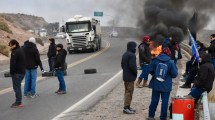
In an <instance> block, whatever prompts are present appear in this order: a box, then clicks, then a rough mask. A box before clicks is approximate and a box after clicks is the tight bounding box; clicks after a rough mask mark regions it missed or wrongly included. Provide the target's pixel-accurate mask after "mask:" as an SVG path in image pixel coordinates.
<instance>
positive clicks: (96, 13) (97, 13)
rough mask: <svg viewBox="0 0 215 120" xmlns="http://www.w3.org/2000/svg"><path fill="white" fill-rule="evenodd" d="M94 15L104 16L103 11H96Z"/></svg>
mask: <svg viewBox="0 0 215 120" xmlns="http://www.w3.org/2000/svg"><path fill="white" fill-rule="evenodd" d="M94 16H99V17H102V16H103V12H94Z"/></svg>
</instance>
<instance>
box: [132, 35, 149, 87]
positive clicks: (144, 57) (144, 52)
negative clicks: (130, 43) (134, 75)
mask: <svg viewBox="0 0 215 120" xmlns="http://www.w3.org/2000/svg"><path fill="white" fill-rule="evenodd" d="M149 43H150V37H149V36H144V37H143V41H142V43H140V45H139V46H138V50H139V63H140V66H141V68H142V73H141V75H140V76H139V79H138V81H137V83H136V86H137V87H139V88H142V87H147V86H148V85H147V81H148V75H149V72H148V65H149V63H150V62H151V52H150V49H149ZM143 79H144V81H143V85H141V82H142V80H143Z"/></svg>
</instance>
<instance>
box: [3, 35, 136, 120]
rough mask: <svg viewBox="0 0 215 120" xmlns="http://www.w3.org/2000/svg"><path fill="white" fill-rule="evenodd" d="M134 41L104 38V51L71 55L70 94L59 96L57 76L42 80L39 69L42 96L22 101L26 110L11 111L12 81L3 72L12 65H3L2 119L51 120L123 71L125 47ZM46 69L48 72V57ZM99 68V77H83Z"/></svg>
mask: <svg viewBox="0 0 215 120" xmlns="http://www.w3.org/2000/svg"><path fill="white" fill-rule="evenodd" d="M130 40H132V39H121V38H108V37H103V44H102V49H101V50H100V51H98V52H95V53H79V54H68V55H67V60H66V61H67V63H68V70H67V73H68V75H67V76H65V82H66V86H67V94H65V95H56V94H55V93H54V91H56V90H57V89H58V80H57V78H56V77H41V71H40V69H38V82H37V93H38V94H39V97H37V98H34V99H31V98H23V104H24V105H25V106H24V107H23V108H18V109H17V108H10V105H11V104H12V103H13V102H14V100H15V97H14V92H13V91H12V87H11V86H12V82H11V78H4V76H3V72H1V71H4V70H7V69H8V66H9V65H2V66H0V111H1V112H0V120H49V119H52V118H54V117H55V116H57V115H59V114H60V113H62V112H63V111H65V110H66V109H67V108H69V107H70V106H72V105H74V104H75V103H77V102H79V101H80V100H81V99H82V98H84V97H85V96H87V95H88V94H90V93H91V92H93V91H94V90H95V89H97V88H98V87H100V86H101V85H102V84H103V83H105V82H106V81H108V80H109V79H110V78H112V77H113V76H114V75H115V74H116V73H118V72H119V71H120V70H121V66H120V61H121V56H122V54H123V52H124V51H125V50H126V44H127V42H128V41H130ZM41 59H44V61H43V66H44V68H45V69H46V70H48V63H47V60H46V56H45V55H43V56H41ZM86 68H96V69H97V73H96V74H84V69H86Z"/></svg>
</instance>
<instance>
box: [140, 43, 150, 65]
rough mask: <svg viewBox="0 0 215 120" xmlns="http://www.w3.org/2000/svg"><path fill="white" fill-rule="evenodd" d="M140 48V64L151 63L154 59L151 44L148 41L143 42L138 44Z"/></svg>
mask: <svg viewBox="0 0 215 120" xmlns="http://www.w3.org/2000/svg"><path fill="white" fill-rule="evenodd" d="M138 50H139V62H140V66H142V65H143V64H149V63H150V61H151V59H152V57H151V52H150V49H149V46H148V45H147V44H146V43H141V44H140V45H139V46H138Z"/></svg>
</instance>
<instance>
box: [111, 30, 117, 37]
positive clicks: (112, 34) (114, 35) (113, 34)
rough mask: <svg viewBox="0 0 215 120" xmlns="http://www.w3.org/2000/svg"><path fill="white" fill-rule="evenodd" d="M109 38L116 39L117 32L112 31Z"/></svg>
mask: <svg viewBox="0 0 215 120" xmlns="http://www.w3.org/2000/svg"><path fill="white" fill-rule="evenodd" d="M109 37H118V32H117V31H112V32H111V33H110V35H109Z"/></svg>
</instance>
